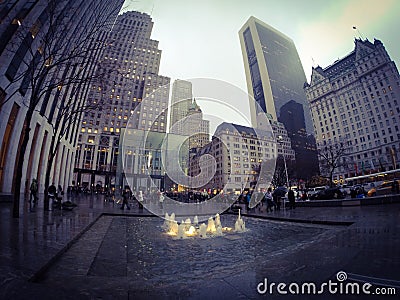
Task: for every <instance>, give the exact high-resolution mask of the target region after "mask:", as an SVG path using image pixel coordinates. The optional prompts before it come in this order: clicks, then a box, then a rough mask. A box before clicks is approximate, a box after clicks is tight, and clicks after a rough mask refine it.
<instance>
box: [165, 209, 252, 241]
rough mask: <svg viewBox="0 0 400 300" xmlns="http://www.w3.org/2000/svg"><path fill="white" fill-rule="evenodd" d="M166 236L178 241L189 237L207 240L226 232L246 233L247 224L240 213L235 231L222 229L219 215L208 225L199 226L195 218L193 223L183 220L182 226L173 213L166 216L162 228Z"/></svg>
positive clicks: (211, 219) (227, 228) (228, 228)
mask: <svg viewBox="0 0 400 300" xmlns="http://www.w3.org/2000/svg"><path fill="white" fill-rule="evenodd" d="M162 227H163V229H164V231H165V232H166V234H168V235H170V236H173V237H174V238H176V239H185V238H188V237H199V238H207V237H214V236H222V235H224V233H226V232H232V231H233V232H244V231H246V226H245V222H244V221H243V219H242V217H241V216H240V211H239V215H238V218H237V220H236V222H235V227H234V230H233V228H232V227H222V224H221V218H220V215H219V214H216V215H215V217H214V218H213V217H210V218H209V219H208V222H207V224H206V223H201V224H200V225H199V222H198V217H197V216H195V217H194V218H193V223H192V222H191V220H190V218H187V219H186V220H181V222H180V224H178V222H177V221H176V220H175V214H174V213H172V214H171V215H168V213H166V214H165V221H164V225H163V226H162Z"/></svg>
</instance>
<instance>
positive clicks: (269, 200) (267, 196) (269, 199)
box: [265, 188, 274, 212]
mask: <svg viewBox="0 0 400 300" xmlns="http://www.w3.org/2000/svg"><path fill="white" fill-rule="evenodd" d="M265 200H266V201H267V212H269V211H271V212H272V207H273V206H274V200H273V198H272V189H271V188H268V190H267V192H266V193H265Z"/></svg>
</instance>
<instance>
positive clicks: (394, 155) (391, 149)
mask: <svg viewBox="0 0 400 300" xmlns="http://www.w3.org/2000/svg"><path fill="white" fill-rule="evenodd" d="M390 154H391V156H392V164H393V169H396V167H397V166H396V153H395V152H394V149H393V148H390Z"/></svg>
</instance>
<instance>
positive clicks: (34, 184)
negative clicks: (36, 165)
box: [29, 178, 38, 202]
mask: <svg viewBox="0 0 400 300" xmlns="http://www.w3.org/2000/svg"><path fill="white" fill-rule="evenodd" d="M29 189H30V191H31V195H30V198H29V202H32V198H33V202H36V201H37V199H38V196H37V192H38V184H37V181H36V179H35V178H33V179H32V183H31V186H30V188H29Z"/></svg>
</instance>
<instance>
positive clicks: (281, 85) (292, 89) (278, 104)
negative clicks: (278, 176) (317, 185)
mask: <svg viewBox="0 0 400 300" xmlns="http://www.w3.org/2000/svg"><path fill="white" fill-rule="evenodd" d="M239 38H240V44H241V48H242V55H243V62H244V67H245V72H246V80H247V88H248V92H249V94H250V96H252V98H254V100H255V101H256V102H257V103H258V105H259V106H258V105H256V104H255V103H254V101H253V100H252V99H250V113H251V119H252V124H253V126H254V127H257V122H256V120H257V115H258V114H259V113H262V112H264V113H266V114H267V116H268V117H269V119H271V120H273V121H279V122H282V123H283V124H284V126H285V128H286V130H287V132H288V136H289V137H290V138H291V139H292V138H295V140H294V141H292V148H293V150H294V151H295V153H296V161H297V160H298V158H297V157H298V156H299V159H301V158H300V157H301V156H303V155H302V154H301V153H302V151H304V149H303V146H304V145H305V144H306V142H305V141H304V142H300V141H299V140H298V139H301V137H302V138H304V139H305V140H307V133H308V134H312V130H313V126H312V120H311V116H310V110H309V108H308V104H307V99H306V95H305V92H304V90H303V86H304V83H305V82H306V76H305V74H304V70H303V66H302V64H301V61H300V58H299V55H298V53H297V50H296V46H295V45H294V42H293V40H292V39H291V38H289V37H288V36H286V35H284V34H283V33H281V32H279V31H278V30H276V29H275V28H273V27H271V26H269V25H268V24H265V23H264V22H262V21H260V20H258V19H256V18H255V17H250V18H249V20H248V21H247V22H246V23H245V24H244V25H243V27H242V28H241V29H240V31H239ZM258 110H262V111H258ZM282 114H283V115H282ZM302 145H303V146H302ZM304 147H305V146H304ZM311 148H314V149H315V147H311ZM315 155H316V153H315V154H314V156H315ZM316 168H318V167H317V165H316V166H315V168H311V169H314V170H315V169H316ZM309 170H310V169H309ZM297 171H298V172H297V177H298V178H301V177H300V174H299V173H300V172H299V171H300V169H298V170H297ZM310 175H312V174H311V173H310V174H308V175H307V176H306V177H309V176H310Z"/></svg>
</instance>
